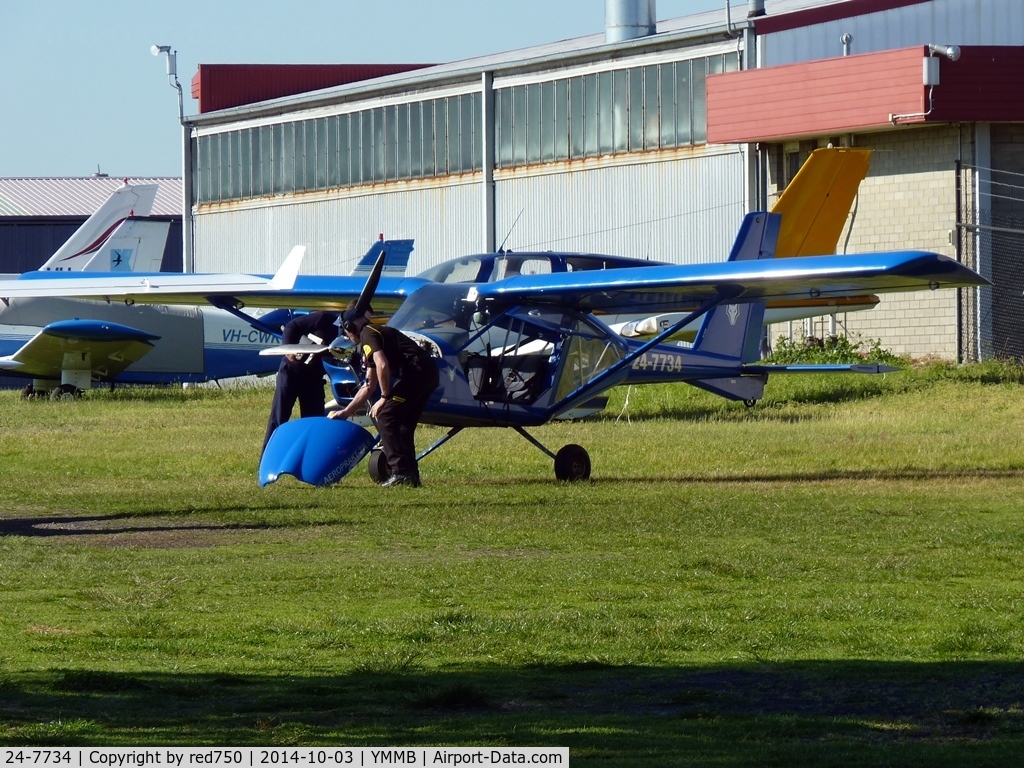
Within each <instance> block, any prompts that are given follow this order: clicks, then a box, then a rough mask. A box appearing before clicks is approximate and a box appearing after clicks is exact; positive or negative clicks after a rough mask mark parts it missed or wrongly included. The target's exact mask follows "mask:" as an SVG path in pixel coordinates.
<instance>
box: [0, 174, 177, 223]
mask: <svg viewBox="0 0 1024 768" xmlns="http://www.w3.org/2000/svg"><path fill="white" fill-rule="evenodd" d="M125 181H127V182H128V183H129V184H157V185H158V186H159V189H158V190H157V193H156V200H155V201H154V203H153V210H152V211H151V212H150V215H151V216H178V217H180V216H181V215H182V206H183V203H182V185H181V179H180V178H171V177H161V178H128V179H124V178H120V177H119V178H112V177H109V176H83V177H77V178H51V179H43V178H39V179H16V178H0V217H52V216H74V217H79V218H80V217H88V216H91V215H92V214H93V213H95V212H96V210H97V209H98V208H99V207H100V206H101V205H103V202H104V201H105V200H106V199H107V198H108V197H110V195H111V194H112V193H113V192H114V190H115V189H117V188H118V187H120V186H121V185H122V184H124V183H125Z"/></svg>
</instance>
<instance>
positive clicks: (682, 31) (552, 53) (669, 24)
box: [186, 0, 863, 126]
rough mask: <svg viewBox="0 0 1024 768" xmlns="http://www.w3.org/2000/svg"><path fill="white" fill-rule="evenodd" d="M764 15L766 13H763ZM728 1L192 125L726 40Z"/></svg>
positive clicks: (782, 6)
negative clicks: (634, 32) (626, 29)
mask: <svg viewBox="0 0 1024 768" xmlns="http://www.w3.org/2000/svg"><path fill="white" fill-rule="evenodd" d="M862 1H863V0H766V2H765V9H766V12H767V14H769V15H771V14H782V13H790V12H793V11H800V10H804V9H806V8H814V7H818V6H828V5H835V4H846V3H851V2H854V3H855V2H862ZM730 7H731V9H732V10H731V21H732V26H733V30H734V31H739V30H742V29H743V27H745V26H746V24H747V8H748V6H747V4H746V3H744V4H743V5H742V6H740V5H739V4H738V3H736V2H733V3H731V4H730ZM761 18H764V17H761ZM726 21H727V19H726V12H725V3H724V1H723V3H722V7H721V8H719V9H716V10H711V11H704V12H702V13H696V14H692V15H689V16H680V17H676V18H673V19H668V20H665V21H659V22H658V24H657V30H658V31H657V33H656V34H654V35H648V36H646V37H639V38H636V39H633V40H628V41H626V42H618V43H607V42H606V41H605V32H604V30H603V29H602V30H601V31H600V32H599V33H596V34H592V35H585V36H583V37H575V38H570V39H567V40H560V41H556V42H551V43H544V44H542V45H536V46H532V47H529V48H520V49H517V50H512V51H504V52H499V53H493V54H487V55H485V56H478V57H474V58H469V59H462V60H459V61H453V62H449V63H446V64H438V65H435V66H429V67H424V68H423V69H416V70H412V71H410V72H404V73H399V74H395V75H388V76H384V77H379V78H375V79H373V80H363V81H360V82H358V83H352V84H348V85H339V86H334V87H331V88H324V89H322V90H317V91H310V92H307V93H303V94H299V95H293V96H285V97H281V98H279V99H271V100H268V101H263V102H258V103H255V104H247V105H244V106H238V107H234V108H231V109H224V110H219V111H214V112H209V113H206V114H204V115H193V116H189V117H186V120H187V121H188V122H189V123H191V124H192V125H197V126H202V125H215V124H218V123H224V122H231V121H234V120H244V119H249V118H253V117H257V116H269V115H280V114H286V113H288V112H292V111H295V110H301V109H310V108H313V107H317V106H322V105H326V104H333V103H337V102H339V101H348V100H356V99H359V98H365V97H367V96H369V95H375V94H382V93H396V92H405V91H409V90H413V89H415V90H419V89H424V88H429V87H439V86H443V85H451V84H454V83H461V82H466V81H469V80H475V79H476V78H478V77H479V75H480V73H481V72H491V73H495V74H504V73H507V72H509V71H520V70H529V69H531V68H535V69H545V68H553V67H557V66H559V65H560V64H563V63H564V62H565V61H567V60H580V59H584V60H585V59H594V60H598V59H607V58H609V57H612V56H623V55H628V54H629V53H631V52H633V51H636V52H641V51H643V50H647V49H650V48H651V47H652V46H659V45H667V44H678V43H679V42H693V43H699V42H702V41H709V40H715V41H720V40H722V39H724V38H725V37H726V33H727V31H728V29H729V28H728V26H727V23H726Z"/></svg>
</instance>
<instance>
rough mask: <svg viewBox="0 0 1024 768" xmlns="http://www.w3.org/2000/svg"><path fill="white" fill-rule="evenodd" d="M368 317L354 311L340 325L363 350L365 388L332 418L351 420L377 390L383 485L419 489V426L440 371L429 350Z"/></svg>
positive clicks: (376, 416)
mask: <svg viewBox="0 0 1024 768" xmlns="http://www.w3.org/2000/svg"><path fill="white" fill-rule="evenodd" d="M369 314H370V312H366V313H365V314H357V313H356V310H354V309H350V310H346V311H345V313H344V314H343V315H342V316H341V319H340V321H339V322H340V324H341V327H342V329H343V330H344V332H345V335H346V336H347V337H348V338H349V339H350V340H351V341H353V342H355V343H357V344H358V345H359V348H360V349H361V350H362V353H363V359H364V361H365V364H366V382H365V383H364V385H363V387H362V388H361V389H360V390H359V391H358V392H357V393H356V396H355V397H354V398H352V402H351V403H349V404H348V405H347V406H346V407H345V408H343V409H342V410H340V411H336V412H335V413H332V414H331V417H332V418H342V419H347V418H348V417H349V416H352V415H353V414H355V413H357V412H358V410H359V409H360V408H361V407H362V406H363V404H364V403H365V402H366V401H367V400H369V398H370V397H371V395H373V394H374V392H376V391H377V390H378V389H379V390H380V399H378V400H377V401H376V402H375V403H374V404H373V406H371V408H370V417H371V418H372V419H374V421H375V422H376V424H377V431H378V432H380V441H381V447H382V448H383V449H384V455H385V456H386V457H387V460H388V469H389V470H390V473H391V476H390V477H389V478H388V479H387V480H385V481H384V482H383V483H382V485H383V486H384V487H387V488H390V487H392V486H396V485H411V486H417V487H418V486H419V485H420V473H419V467H418V466H417V464H416V443H415V432H416V423H417V422H418V421H419V418H420V415H421V414H422V413H423V409H424V407H426V404H427V401H428V400H429V399H430V396H431V395H432V394H433V392H434V390H435V389H437V385H438V373H437V365H436V364H435V363H434V360H433V358H431V356H430V354H429V353H428V352H427V351H426V350H424V349H423V348H422V347H420V345H419V344H417V343H416V342H415V341H413V340H412V339H410V338H409V337H408V336H406V335H405V334H404V333H402V332H401V331H399V330H398V329H396V328H392V327H390V326H387V325H385V326H377V325H373V324H371V323H370V322H369V318H368V317H367V315H369Z"/></svg>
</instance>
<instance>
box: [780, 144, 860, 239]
mask: <svg viewBox="0 0 1024 768" xmlns="http://www.w3.org/2000/svg"><path fill="white" fill-rule="evenodd" d="M870 162H871V150H870V149H864V148H860V147H857V148H854V147H825V148H822V149H816V150H814V152H812V153H811V156H810V157H808V158H807V161H806V162H805V163H804V164H803V166H802V167H801V168H800V170H799V171H798V172H797V174H796V176H794V177H793V180H792V181H791V182H790V183H789V186H787V187H786V189H785V190H784V191H783V193H782V197H780V198H779V200H778V202H776V203H775V205H774V206H773V207H772V213H777V214H780V215H781V216H782V227H781V229H780V231H779V242H778V246H777V247H776V249H775V255H776V256H779V257H783V256H824V255H826V254H830V253H835V252H836V245H837V244H838V242H839V237H840V236H841V235H842V233H843V227H845V226H846V218H847V216H848V215H849V213H850V207H851V206H852V205H853V200H854V198H855V197H856V196H857V190H858V188H859V187H860V183H861V181H863V180H864V178H865V177H866V176H867V175H868V165H869V164H870Z"/></svg>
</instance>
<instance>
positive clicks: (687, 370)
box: [0, 212, 988, 485]
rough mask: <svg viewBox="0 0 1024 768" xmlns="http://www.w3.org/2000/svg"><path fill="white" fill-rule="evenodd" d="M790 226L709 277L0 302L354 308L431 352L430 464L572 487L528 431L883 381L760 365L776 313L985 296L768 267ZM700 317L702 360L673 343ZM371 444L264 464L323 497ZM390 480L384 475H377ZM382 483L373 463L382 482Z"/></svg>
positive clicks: (570, 277)
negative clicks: (770, 314) (486, 448)
mask: <svg viewBox="0 0 1024 768" xmlns="http://www.w3.org/2000/svg"><path fill="white" fill-rule="evenodd" d="M779 223H780V216H779V215H778V214H770V213H765V212H762V213H752V214H748V215H747V217H746V218H745V219H744V221H743V223H742V225H741V227H740V231H739V234H738V236H737V239H736V242H735V244H734V246H733V249H732V252H731V254H730V258H729V260H728V261H726V262H722V263H717V264H700V265H660V266H649V267H642V268H623V269H609V270H593V271H587V272H580V273H563V274H538V275H522V274H521V275H517V276H514V277H508V278H505V279H503V280H498V281H495V282H490V283H460V284H452V285H449V284H440V283H437V282H434V281H431V280H427V279H424V278H413V277H409V278H396V277H388V276H384V277H379V278H378V275H379V270H380V269H382V267H383V255H382V256H380V257H378V261H377V264H376V265H375V269H374V273H372V274H371V276H370V278H369V279H368V280H363V279H362V278H360V277H353V276H348V277H329V276H328V277H324V276H300V275H298V270H299V267H300V262H301V258H302V251H301V249H295V250H293V252H292V253H291V254H290V255H289V257H288V258H287V259H286V260H285V262H284V264H283V265H282V267H281V269H280V270H278V272H277V274H276V275H274V276H273V277H267V276H256V275H145V276H144V275H134V276H110V275H96V276H94V277H89V278H87V277H74V278H71V277H67V278H64V279H59V280H58V279H52V276H51V275H48V274H47V273H43V274H37V275H32V276H28V275H26V276H23V277H22V278H21V279H19V280H13V281H6V282H0V296H3V297H8V298H11V297H14V298H17V297H19V296H41V295H42V296H45V295H53V294H54V293H61V294H63V295H70V296H77V297H90V298H94V299H100V300H115V299H116V300H118V301H128V302H135V303H141V302H149V303H195V302H196V301H199V300H204V301H206V302H208V303H211V304H215V305H225V304H228V303H230V304H231V305H232V306H233V307H235V308H240V307H241V306H243V305H245V304H249V305H251V306H259V307H280V308H288V307H297V308H322V309H333V310H335V311H340V310H342V309H344V307H345V306H346V304H348V302H349V301H351V300H352V299H356V298H357V297H358V300H359V302H360V304H362V305H364V306H369V301H370V299H371V298H372V305H373V308H374V311H375V312H378V313H380V314H384V315H390V316H391V319H390V320H389V325H392V326H394V327H397V328H399V329H401V330H403V331H404V332H406V333H408V334H409V335H412V336H413V337H414V338H418V339H420V340H421V343H423V344H424V345H425V346H426V347H427V348H428V349H430V351H431V353H432V355H433V357H434V359H435V362H436V364H437V366H438V368H439V371H440V374H441V376H440V378H441V386H440V387H438V389H437V391H436V392H435V393H434V395H433V396H432V398H431V400H430V402H429V403H428V405H427V407H426V410H425V411H424V413H423V416H422V419H421V421H422V422H423V423H426V424H434V425H438V426H442V427H447V428H448V432H447V433H446V434H445V435H444V436H442V437H441V438H440V439H439V440H438V441H437V442H435V443H434V444H433V445H431V446H429V447H428V448H427V449H426V450H425V451H423V452H422V454H421V456H426V455H427V454H429V453H431V452H432V451H434V450H436V449H437V448H438V447H440V446H441V445H442V444H443V443H444V442H446V441H447V440H449V439H451V438H452V437H454V436H455V435H456V434H458V433H459V432H460V431H462V430H463V429H465V428H466V427H504V428H511V429H514V430H515V431H517V432H519V433H520V434H521V435H523V436H524V437H525V438H526V439H527V440H529V441H530V442H531V443H532V444H533V445H535V446H537V447H538V448H539V449H541V450H542V451H544V452H545V453H546V454H547V455H549V456H550V457H551V458H553V459H554V464H555V475H556V477H557V478H559V479H562V480H579V479H584V478H587V477H589V476H590V471H591V467H590V458H589V456H588V454H587V452H586V450H585V449H584V448H582V447H581V446H578V445H567V446H565V447H563V448H561V449H560V450H559V451H558V452H557V453H555V452H552V451H550V450H549V449H547V448H545V447H544V446H542V445H541V444H540V443H539V442H538V441H537V440H536V439H535V438H533V436H531V435H530V434H529V433H528V432H527V429H528V428H530V427H533V426H537V425H541V424H544V423H546V422H548V421H549V420H551V419H552V418H555V417H557V416H558V415H559V414H561V413H564V412H565V411H568V410H570V409H572V408H574V407H576V406H578V405H580V404H582V403H586V402H587V401H589V400H590V399H591V398H593V397H595V396H596V395H599V394H601V393H602V392H604V391H606V390H608V389H609V388H611V387H614V386H617V385H621V384H629V383H646V382H676V381H678V382H685V383H688V384H691V385H693V386H697V387H700V388H702V389H705V390H707V391H710V392H713V393H715V394H717V395H720V396H722V397H725V398H728V399H731V400H742V401H746V402H748V403H753V402H755V401H756V400H758V399H759V398H760V397H761V396H762V394H763V391H764V386H765V383H766V381H767V378H768V376H769V375H770V374H772V373H783V372H793V371H852V372H858V371H863V372H878V371H881V370H884V369H883V368H881V367H879V366H873V365H863V366H856V365H853V366H771V365H764V364H761V363H759V362H758V358H759V353H758V349H757V340H758V339H759V336H760V327H761V322H762V314H763V312H764V308H765V304H766V303H767V302H769V301H795V300H799V299H803V298H809V299H819V298H825V299H830V298H839V297H843V296H861V295H868V294H872V293H885V292H897V291H916V290H929V289H930V290H936V289H938V288H955V287H970V286H979V285H986V284H988V283H987V281H986V280H985V279H984V278H982V277H981V276H979V275H977V274H976V273H974V272H973V271H971V270H970V269H968V268H966V267H964V266H963V265H961V264H959V263H957V262H956V261H954V260H952V259H950V258H948V257H944V256H941V255H939V254H935V253H930V252H925V251H897V252H889V253H873V254H857V255H851V256H822V257H797V258H772V257H773V256H774V249H775V245H776V242H777V239H778V234H779ZM694 306H695V307H696V308H695V309H693V310H692V311H689V312H688V314H687V315H685V316H684V317H682V318H680V319H679V320H678V321H677V322H675V323H674V324H673V325H671V326H670V327H668V328H666V329H665V330H663V331H661V332H660V333H658V334H656V335H655V336H654V337H652V338H651V339H649V340H645V341H639V340H634V339H627V338H623V337H622V336H620V335H619V334H617V333H615V332H614V331H612V330H611V329H610V328H609V327H608V326H607V325H606V324H605V323H604V322H602V320H601V319H600V317H599V315H598V313H604V314H622V313H627V312H631V313H643V312H646V313H651V314H654V313H665V312H680V311H687V308H688V307H694ZM698 318H703V321H702V324H701V329H700V331H699V332H698V334H697V337H696V339H695V341H694V343H693V345H692V347H691V348H682V347H679V346H676V345H671V346H670V345H665V344H663V341H664V340H665V339H668V338H670V337H671V336H672V335H673V334H674V333H676V332H677V331H678V330H679V329H680V328H682V327H684V326H685V325H686V324H687V323H690V322H692V321H693V320H695V319H698ZM373 443H374V437H373V436H372V435H371V434H370V433H369V432H368V431H367V430H365V429H363V428H362V427H359V426H357V425H356V424H353V423H351V422H343V421H339V420H331V419H327V418H320V419H317V418H309V419H298V420H294V421H291V422H288V423H287V424H283V425H282V426H281V427H279V428H278V430H277V432H276V433H275V434H274V437H273V438H272V439H271V442H270V443H269V444H268V446H267V450H266V451H265V452H264V458H263V461H262V462H261V465H260V483H261V484H266V483H268V482H272V481H274V480H276V479H277V478H278V477H279V476H280V475H281V474H285V473H287V474H292V475H295V476H296V477H298V478H299V479H301V480H303V481H305V482H309V483H313V484H315V485H327V484H330V483H332V482H335V481H337V480H339V479H340V478H341V477H343V476H344V475H345V474H346V473H347V472H348V471H350V470H351V468H352V467H354V466H355V465H356V464H358V463H359V461H361V460H362V458H363V457H364V456H365V455H366V454H367V453H368V452H369V451H370V449H371V448H372V446H373ZM378 470H379V467H378ZM373 471H374V468H373V466H372V462H371V472H373Z"/></svg>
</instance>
